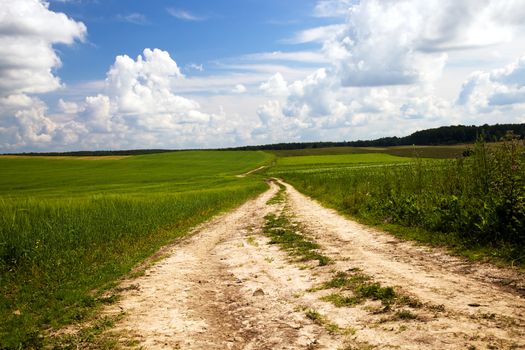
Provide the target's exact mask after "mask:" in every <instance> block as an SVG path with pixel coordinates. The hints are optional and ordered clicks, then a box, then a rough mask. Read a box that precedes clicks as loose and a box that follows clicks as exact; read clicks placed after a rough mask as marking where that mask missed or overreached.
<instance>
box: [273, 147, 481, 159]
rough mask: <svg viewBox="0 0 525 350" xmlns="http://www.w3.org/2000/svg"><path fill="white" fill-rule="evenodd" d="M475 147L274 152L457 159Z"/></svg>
mask: <svg viewBox="0 0 525 350" xmlns="http://www.w3.org/2000/svg"><path fill="white" fill-rule="evenodd" d="M473 146H474V145H451V146H395V147H325V148H306V149H296V150H278V151H272V153H273V154H275V155H276V156H277V157H298V156H324V155H343V154H370V153H381V154H384V155H386V154H388V155H392V156H398V157H410V158H413V157H420V158H457V157H461V156H462V154H463V152H464V151H465V150H467V149H472V148H473Z"/></svg>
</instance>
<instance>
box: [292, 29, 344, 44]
mask: <svg viewBox="0 0 525 350" xmlns="http://www.w3.org/2000/svg"><path fill="white" fill-rule="evenodd" d="M343 29H344V26H343V25H341V24H331V25H326V26H321V27H316V28H310V29H305V30H302V31H300V32H298V33H296V34H295V35H294V36H293V37H292V38H289V39H285V40H283V42H284V43H288V44H305V43H311V42H318V43H322V42H324V41H325V40H327V39H329V38H331V37H333V36H334V35H336V34H338V33H339V32H340V31H341V30H343Z"/></svg>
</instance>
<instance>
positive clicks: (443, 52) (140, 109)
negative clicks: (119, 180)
mask: <svg viewBox="0 0 525 350" xmlns="http://www.w3.org/2000/svg"><path fill="white" fill-rule="evenodd" d="M524 122H525V2H524V1H523V0H426V1H421V0H360V1H359V0H191V1H190V0H150V1H144V0H48V1H44V0H0V153H17V152H29V151H75V150H115V149H143V148H166V149H185V148H220V147H232V146H243V145H258V144H268V143H277V142H303V141H305V142H306V141H343V140H347V141H349V140H358V139H361V140H365V139H375V138H379V137H384V136H405V135H408V134H410V133H412V132H414V131H417V130H421V129H425V128H432V127H439V126H445V125H457V124H464V125H481V124H485V123H488V124H496V123H524Z"/></svg>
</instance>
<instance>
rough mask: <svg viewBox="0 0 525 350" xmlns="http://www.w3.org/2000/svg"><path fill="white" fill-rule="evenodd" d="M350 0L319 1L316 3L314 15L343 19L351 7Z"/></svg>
mask: <svg viewBox="0 0 525 350" xmlns="http://www.w3.org/2000/svg"><path fill="white" fill-rule="evenodd" d="M353 2H354V1H352V0H321V1H319V2H318V3H317V5H316V6H315V10H314V15H315V16H317V17H344V16H346V15H347V14H348V10H349V9H350V7H351V6H352V3H353Z"/></svg>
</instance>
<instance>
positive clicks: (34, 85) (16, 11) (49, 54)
mask: <svg viewBox="0 0 525 350" xmlns="http://www.w3.org/2000/svg"><path fill="white" fill-rule="evenodd" d="M0 5H1V6H0V96H6V95H10V94H20V93H42V92H49V91H53V90H55V89H57V88H58V87H60V85H61V83H60V79H59V78H58V77H56V76H55V75H54V73H53V70H54V69H56V68H58V67H59V66H60V64H61V61H60V58H59V57H58V56H57V54H56V52H55V51H54V50H53V47H52V45H53V44H58V43H61V44H68V45H70V44H73V43H74V42H75V40H83V39H84V37H85V36H86V27H85V25H84V24H83V23H81V22H76V21H74V20H72V19H70V18H68V17H67V16H66V15H65V14H63V13H56V12H53V11H50V10H49V9H48V8H47V3H46V2H42V1H39V0H17V1H9V0H2V1H1V2H0Z"/></svg>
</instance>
